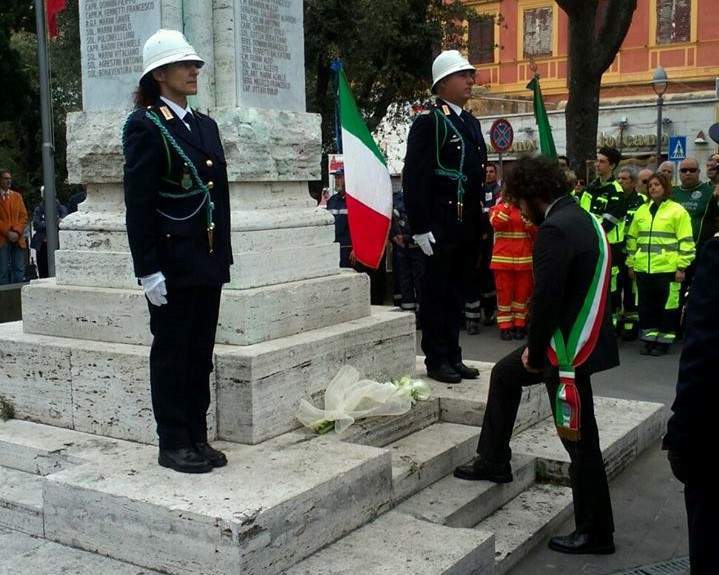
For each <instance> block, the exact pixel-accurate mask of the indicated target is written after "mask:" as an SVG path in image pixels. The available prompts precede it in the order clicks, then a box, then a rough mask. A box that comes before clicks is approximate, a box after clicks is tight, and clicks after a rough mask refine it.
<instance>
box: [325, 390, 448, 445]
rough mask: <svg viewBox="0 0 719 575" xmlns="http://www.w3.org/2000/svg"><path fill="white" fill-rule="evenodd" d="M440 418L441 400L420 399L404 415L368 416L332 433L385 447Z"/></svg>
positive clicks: (360, 442)
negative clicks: (338, 432)
mask: <svg viewBox="0 0 719 575" xmlns="http://www.w3.org/2000/svg"><path fill="white" fill-rule="evenodd" d="M438 420H439V402H438V401H437V400H436V399H430V400H428V401H418V402H417V403H415V404H414V405H413V406H412V409H411V410H410V411H409V412H407V413H405V414H402V415H396V416H388V417H367V418H365V419H360V420H358V421H356V422H355V423H353V424H352V425H351V426H350V427H349V428H348V429H347V430H345V431H344V432H343V433H340V434H334V433H332V434H331V435H330V437H336V438H337V439H338V440H340V441H347V442H348V443H358V444H359V445H371V446H372V447H385V446H387V445H389V444H391V443H393V442H395V441H398V440H400V439H402V438H403V437H407V436H408V435H411V434H413V433H416V432H418V431H420V430H422V429H424V428H425V427H428V426H430V425H432V424H433V423H436V422H437V421H438Z"/></svg>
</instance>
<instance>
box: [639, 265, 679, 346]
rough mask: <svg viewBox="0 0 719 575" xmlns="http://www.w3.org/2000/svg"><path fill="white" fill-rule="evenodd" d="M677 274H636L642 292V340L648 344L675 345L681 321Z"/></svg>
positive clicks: (640, 312) (640, 293) (640, 322)
mask: <svg viewBox="0 0 719 575" xmlns="http://www.w3.org/2000/svg"><path fill="white" fill-rule="evenodd" d="M674 276H675V274H674V272H669V273H657V274H648V273H643V272H637V273H636V278H637V289H638V291H639V328H640V330H641V334H640V339H641V340H642V341H646V342H658V343H673V342H674V339H675V337H676V331H675V330H676V326H677V323H678V320H679V291H680V289H681V284H680V283H678V282H676V281H674Z"/></svg>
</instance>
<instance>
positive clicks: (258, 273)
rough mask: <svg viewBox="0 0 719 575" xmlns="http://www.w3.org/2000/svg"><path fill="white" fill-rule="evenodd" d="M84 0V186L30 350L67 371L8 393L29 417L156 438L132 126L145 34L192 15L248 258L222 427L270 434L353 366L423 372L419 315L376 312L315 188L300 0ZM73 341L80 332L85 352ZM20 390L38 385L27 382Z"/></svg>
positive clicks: (239, 274) (233, 436)
mask: <svg viewBox="0 0 719 575" xmlns="http://www.w3.org/2000/svg"><path fill="white" fill-rule="evenodd" d="M80 6H81V12H80V14H81V38H82V61H83V108H84V109H83V111H82V112H79V113H74V114H70V116H69V117H68V122H67V129H68V173H69V180H70V181H71V182H72V183H82V184H85V185H86V186H87V189H88V199H87V201H86V202H84V203H83V204H82V205H81V206H80V209H79V211H78V212H77V213H75V214H73V215H71V216H69V217H68V218H66V219H65V221H63V223H62V226H61V231H60V244H61V249H60V250H59V251H58V252H57V253H56V268H57V277H56V278H55V279H50V280H47V281H40V282H33V283H32V284H31V285H29V286H27V287H26V288H25V290H24V294H23V298H24V299H23V309H24V322H23V324H22V332H23V335H22V338H23V341H25V342H26V344H25V345H26V350H25V351H24V352H23V353H22V355H23V356H25V357H24V359H25V360H27V361H31V362H32V363H33V364H38V363H41V364H42V363H46V361H45V360H47V362H48V363H50V364H51V365H52V366H53V367H52V371H53V375H54V377H57V378H58V380H59V381H62V382H63V383H62V385H57V383H56V382H55V381H53V383H52V386H53V396H54V398H55V401H54V402H39V403H38V404H34V405H30V404H27V405H26V404H25V403H24V402H23V401H22V400H18V398H17V397H16V394H15V393H13V392H12V389H3V390H2V393H4V394H5V395H6V396H8V397H9V399H10V400H13V401H14V402H15V404H16V410H17V412H18V414H19V415H20V417H28V418H32V419H35V420H38V421H43V422H47V423H52V424H54V425H61V426H65V427H70V428H72V429H76V430H82V431H87V432H91V433H98V434H102V435H106V436H112V437H117V438H121V439H129V440H133V441H141V442H154V441H155V433H154V421H153V418H152V413H151V411H150V399H149V388H148V365H147V354H148V351H149V348H148V345H149V343H150V341H151V335H150V332H149V328H148V313H147V309H146V302H145V298H144V296H143V293H142V291H141V290H140V289H139V286H138V284H137V280H136V278H135V277H134V274H133V270H132V261H131V258H130V254H129V248H128V244H127V238H126V234H125V223H124V207H123V190H122V166H123V158H122V148H121V142H120V133H121V130H122V126H123V123H124V121H125V118H126V117H127V115H128V113H129V110H130V98H131V95H132V92H133V90H134V88H135V87H136V85H137V80H138V77H139V75H140V71H141V67H142V54H141V52H142V45H143V44H144V41H145V40H146V38H147V37H149V36H150V35H151V34H152V33H153V32H154V31H155V30H156V29H157V28H158V27H160V26H164V27H167V28H175V29H180V30H182V29H183V28H184V32H185V33H186V34H187V36H188V38H189V40H190V42H191V43H192V44H193V45H194V46H195V47H196V49H197V50H198V52H199V53H200V54H201V55H202V57H203V58H204V59H205V60H206V62H207V64H206V66H205V67H204V68H203V70H202V73H201V75H200V78H201V80H202V86H201V89H200V92H199V97H198V98H196V102H195V105H196V106H197V107H199V108H200V109H201V110H203V111H206V112H207V113H208V114H209V115H210V116H212V117H213V118H214V119H215V120H216V121H217V123H218V125H219V127H220V133H221V135H222V138H223V144H224V147H225V154H226V157H227V171H228V175H229V181H230V201H231V206H232V213H231V220H232V244H233V248H234V254H233V255H234V261H235V264H234V266H233V267H232V270H231V274H232V279H231V282H230V284H229V285H228V286H226V289H225V290H224V293H223V299H222V306H221V313H220V320H219V325H218V332H217V343H218V344H221V345H218V347H217V349H216V354H215V361H214V364H215V371H214V374H213V375H214V386H213V387H214V392H215V393H214V397H215V401H214V402H213V405H212V408H211V409H212V411H213V414H216V426H215V429H216V437H217V438H219V439H227V440H232V441H238V442H242V443H257V442H259V441H263V440H265V439H269V438H271V437H274V436H276V435H279V434H281V433H284V432H287V431H290V430H291V429H293V428H296V427H297V426H298V423H297V422H296V420H295V418H294V413H295V409H296V406H297V403H298V401H299V399H300V398H302V397H305V396H308V395H311V394H313V393H315V392H319V391H320V390H322V389H323V388H324V386H325V385H326V384H327V383H328V382H329V381H330V380H331V378H332V376H333V375H334V374H335V373H336V371H337V370H338V369H339V367H340V366H342V365H343V364H345V363H352V364H354V365H356V366H357V367H358V368H359V369H360V370H362V371H363V372H364V373H366V374H367V375H370V376H374V377H381V376H397V375H401V374H406V373H412V372H413V371H414V347H415V342H414V327H413V321H412V320H413V318H412V317H410V316H407V315H403V314H399V313H396V312H387V311H384V312H382V311H375V312H374V313H373V312H372V310H371V308H370V304H369V287H368V280H367V277H366V276H365V275H362V274H357V273H354V272H352V271H346V270H340V269H339V267H338V261H339V256H338V246H337V245H336V244H334V243H333V240H334V230H333V219H332V216H331V215H330V214H328V213H326V211H325V210H322V209H318V208H316V207H315V202H314V201H313V200H312V199H311V198H310V196H309V194H308V191H307V182H308V181H309V180H314V179H319V177H320V154H321V142H320V118H319V117H318V116H317V115H314V114H308V113H306V112H305V110H304V108H305V87H304V46H303V30H302V26H303V20H302V2H301V1H300V0H281V1H276V0H235V1H234V2H222V3H215V7H212V6H211V3H210V2H205V1H204V0H184V2H183V0H85V1H84V2H81V3H80ZM39 336H42V340H41V341H42V343H40V342H39V341H37V338H38V337H39ZM45 336H49V337H45ZM66 338H73V339H75V340H83V341H84V343H83V344H82V349H77V347H76V346H75V345H68V344H67V341H66ZM59 350H63V351H59ZM25 354H27V355H25ZM43 354H51V355H52V357H53V359H52V360H50V357H45V358H43ZM58 354H59V355H58ZM31 358H32V359H31ZM14 379H15V378H13V380H14ZM12 385H13V384H12V383H11V387H12ZM17 385H19V386H20V387H26V386H27V382H25V381H24V377H21V378H20V379H18V380H17ZM41 385H42V384H41ZM5 387H7V386H5ZM211 419H214V418H212V417H211Z"/></svg>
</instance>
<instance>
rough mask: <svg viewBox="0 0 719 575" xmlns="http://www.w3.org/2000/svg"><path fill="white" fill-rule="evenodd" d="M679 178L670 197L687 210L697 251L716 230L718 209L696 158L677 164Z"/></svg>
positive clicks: (711, 189) (718, 215) (709, 184)
mask: <svg viewBox="0 0 719 575" xmlns="http://www.w3.org/2000/svg"><path fill="white" fill-rule="evenodd" d="M679 179H680V180H681V185H680V186H675V187H674V189H673V190H672V199H673V200H674V201H675V202H678V203H679V204H681V206H682V207H683V208H684V209H685V210H686V211H688V212H689V216H690V217H691V219H692V232H693V234H694V243H695V244H696V246H697V253H698V252H699V251H700V250H701V247H702V245H703V244H704V243H705V242H706V241H707V240H708V239H709V238H711V237H712V236H713V235H714V233H715V232H716V231H717V230H716V220H717V217H719V209H717V202H716V200H713V199H712V196H713V194H714V186H713V185H712V184H711V183H710V182H702V181H701V178H700V172H699V162H697V160H696V158H686V159H685V160H682V163H681V164H679Z"/></svg>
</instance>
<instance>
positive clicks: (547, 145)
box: [527, 74, 557, 159]
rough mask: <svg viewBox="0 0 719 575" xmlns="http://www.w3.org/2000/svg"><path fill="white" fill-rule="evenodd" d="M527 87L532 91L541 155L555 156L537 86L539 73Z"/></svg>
mask: <svg viewBox="0 0 719 575" xmlns="http://www.w3.org/2000/svg"><path fill="white" fill-rule="evenodd" d="M527 89H528V90H532V92H534V118H535V119H536V120H537V127H538V128H539V149H540V151H541V152H542V155H544V156H547V157H548V158H555V159H556V158H557V149H556V148H555V147H554V137H553V136H552V127H551V126H550V125H549V118H548V117H547V109H546V108H545V107H544V99H543V98H542V89H541V88H540V87H539V75H537V74H535V75H534V78H532V81H531V82H530V83H529V84H527Z"/></svg>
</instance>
